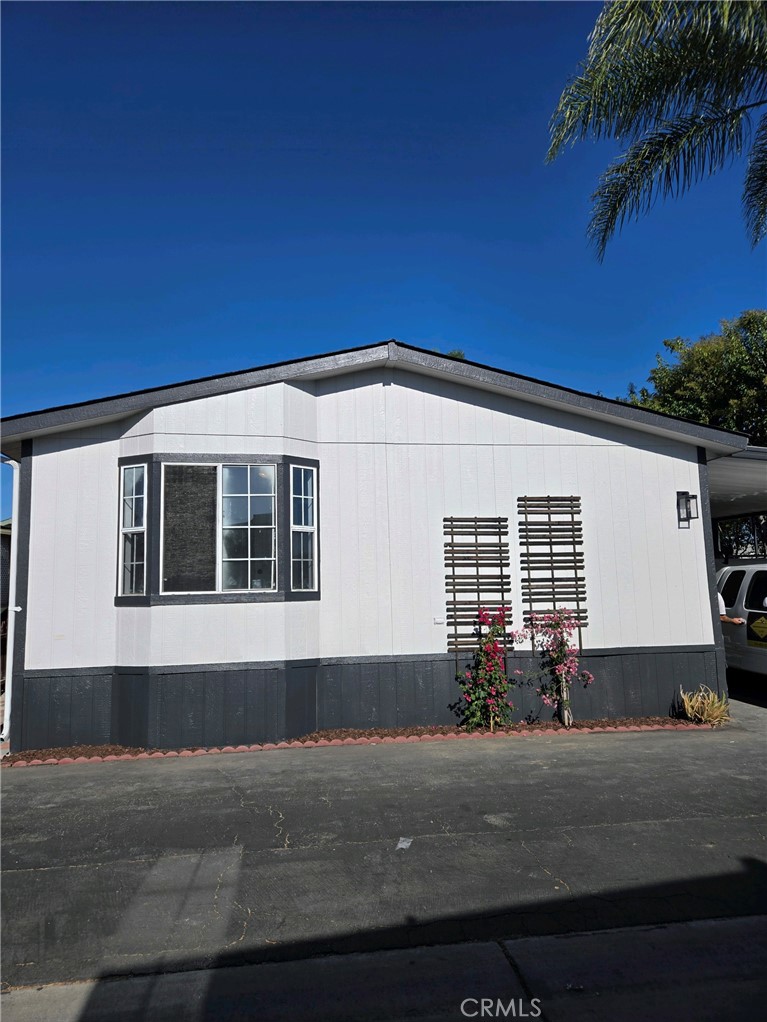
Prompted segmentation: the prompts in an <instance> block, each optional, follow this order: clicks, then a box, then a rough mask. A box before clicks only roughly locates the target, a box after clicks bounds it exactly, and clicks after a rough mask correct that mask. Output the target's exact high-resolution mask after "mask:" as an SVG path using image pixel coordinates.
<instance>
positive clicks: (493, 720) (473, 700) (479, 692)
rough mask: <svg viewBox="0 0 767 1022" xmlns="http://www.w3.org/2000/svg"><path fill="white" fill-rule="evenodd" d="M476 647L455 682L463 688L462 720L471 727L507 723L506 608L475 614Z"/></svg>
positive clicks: (509, 716)
mask: <svg viewBox="0 0 767 1022" xmlns="http://www.w3.org/2000/svg"><path fill="white" fill-rule="evenodd" d="M478 619H479V624H478V626H477V631H478V634H479V649H478V650H477V652H476V653H475V655H474V662H473V663H472V665H471V667H470V668H469V669H468V670H467V671H466V672H465V673H464V674H463V675H459V676H458V682H459V684H460V686H461V690H462V692H463V703H462V705H461V711H462V714H463V720H462V723H463V724H464V725H465V726H466V727H468V728H470V729H472V730H474V729H485V728H489V729H490V730H491V731H495V729H496V727H498V726H499V725H504V724H509V723H511V711H512V710H513V709H514V707H513V704H512V703H511V702H510V700H509V698H508V691H509V684H510V682H509V679H508V677H507V674H506V654H505V650H504V639H505V634H506V610H505V608H504V607H501V608H500V610H498V611H496V613H495V614H493V615H491V614H490V612H489V611H487V610H484V609H481V610H480V612H479V615H478Z"/></svg>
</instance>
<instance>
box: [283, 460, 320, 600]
mask: <svg viewBox="0 0 767 1022" xmlns="http://www.w3.org/2000/svg"><path fill="white" fill-rule="evenodd" d="M288 467H289V470H290V545H289V549H288V560H289V573H290V591H291V592H292V593H316V592H317V577H318V576H317V508H318V506H319V505H318V501H317V469H316V468H315V467H314V466H313V465H300V464H295V463H291V464H290V465H289V466H288ZM295 469H300V470H301V471H302V472H311V474H312V497H311V500H312V505H313V507H312V521H313V523H314V524H313V525H297V524H296V522H295V521H294V518H293V514H294V504H293V498H294V497H299V499H301V500H305V499H306V497H305V495H304V494H303V493H301V494H297V493H296V492H295V491H294V489H293V472H294V471H295ZM295 533H309V534H311V536H312V585H311V586H310V587H309V586H307V587H305V586H301V587H300V588H297V587H296V586H294V585H293V565H294V564H301V563H303V561H301V559H298V560H296V559H295V558H294V557H293V536H294V534H295Z"/></svg>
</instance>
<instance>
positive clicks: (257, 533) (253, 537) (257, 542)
mask: <svg viewBox="0 0 767 1022" xmlns="http://www.w3.org/2000/svg"><path fill="white" fill-rule="evenodd" d="M273 537H274V530H273V529H251V530H250V556H251V557H259V558H265V557H272V556H273V549H272V541H273Z"/></svg>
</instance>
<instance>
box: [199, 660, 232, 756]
mask: <svg viewBox="0 0 767 1022" xmlns="http://www.w3.org/2000/svg"><path fill="white" fill-rule="evenodd" d="M227 673H228V672H226V673H225V672H223V671H205V672H202V673H200V674H199V675H198V677H199V678H200V679H202V686H201V687H202V707H203V709H202V713H203V735H204V744H205V745H215V746H221V745H225V744H226V718H225V712H224V696H225V694H224V686H225V684H226V677H227Z"/></svg>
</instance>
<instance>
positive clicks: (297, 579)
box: [292, 561, 304, 589]
mask: <svg viewBox="0 0 767 1022" xmlns="http://www.w3.org/2000/svg"><path fill="white" fill-rule="evenodd" d="M292 587H293V589H303V588H304V585H303V572H302V570H301V562H300V561H293V582H292Z"/></svg>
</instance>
